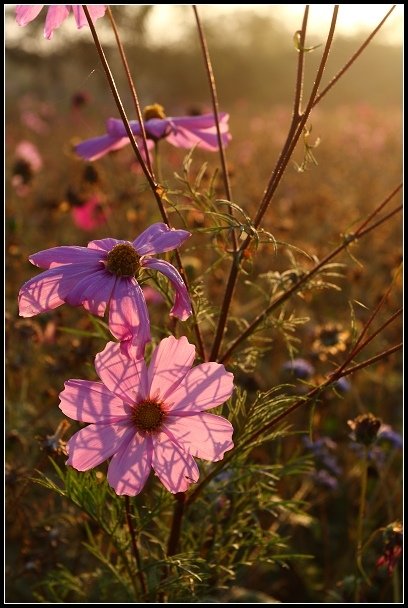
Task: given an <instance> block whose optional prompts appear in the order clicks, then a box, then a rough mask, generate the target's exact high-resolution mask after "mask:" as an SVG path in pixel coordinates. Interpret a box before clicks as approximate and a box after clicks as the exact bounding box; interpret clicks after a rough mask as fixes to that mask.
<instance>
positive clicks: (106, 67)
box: [82, 4, 206, 361]
mask: <svg viewBox="0 0 408 608" xmlns="http://www.w3.org/2000/svg"><path fill="white" fill-rule="evenodd" d="M82 8H83V9H84V13H85V16H86V18H87V21H88V25H89V28H90V30H91V33H92V37H93V39H94V42H95V46H96V50H97V52H98V55H99V58H100V60H101V63H102V66H103V69H104V71H105V74H106V78H107V80H108V83H109V87H110V89H111V91H112V95H113V98H114V100H115V103H116V106H117V108H118V111H119V114H120V116H121V118H122V121H123V125H124V127H125V129H126V133H127V135H128V137H129V139H130V143H131V145H132V148H133V150H134V152H135V154H136V158H137V160H138V161H139V163H140V165H141V167H142V169H143V173H144V174H145V176H146V179H147V181H148V183H149V186H150V188H151V190H152V192H153V195H154V197H155V199H156V202H157V205H158V207H159V211H160V214H161V216H162V218H163V221H164V222H165V223H166V224H167V226H169V227H170V221H169V218H168V215H167V211H166V209H165V207H164V205H163V201H162V196H161V192H162V188H161V186H160V185H159V184H158V183H157V182H156V181H155V179H154V178H153V176H152V175H151V174H150V171H149V169H148V167H147V165H146V163H145V161H144V159H143V156H142V155H141V153H140V150H139V147H138V145H137V142H136V139H135V137H134V135H133V133H132V129H131V127H130V124H129V120H128V118H127V116H126V112H125V109H124V107H123V104H122V101H121V99H120V96H119V93H118V90H117V88H116V84H115V81H114V78H113V76H112V72H111V70H110V67H109V64H108V62H107V59H106V56H105V53H104V51H103V48H102V46H101V43H100V41H99V38H98V34H97V32H96V29H95V26H94V24H93V21H92V19H91V16H90V14H89V11H88V7H87V6H86V5H85V4H83V5H82ZM175 256H176V260H177V265H178V268H179V270H180V274H181V276H182V278H183V280H184V283H185V284H186V287H187V289H188V290H189V283H188V278H187V274H186V272H185V270H184V267H183V264H182V261H181V257H180V254H179V252H178V250H177V249H176V251H175ZM189 291H190V290H189ZM191 309H192V313H193V314H192V316H193V323H194V331H195V334H196V339H197V348H198V352H199V354H200V357H201V358H202V359H203V360H204V361H205V358H206V355H205V349H204V343H203V340H202V336H201V332H200V328H199V326H198V320H197V313H196V311H195V307H194V304H193V302H191Z"/></svg>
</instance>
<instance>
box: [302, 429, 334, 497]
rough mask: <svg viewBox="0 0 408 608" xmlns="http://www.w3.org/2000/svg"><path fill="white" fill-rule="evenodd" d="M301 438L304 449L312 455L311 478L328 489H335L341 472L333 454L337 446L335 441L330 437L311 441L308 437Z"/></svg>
mask: <svg viewBox="0 0 408 608" xmlns="http://www.w3.org/2000/svg"><path fill="white" fill-rule="evenodd" d="M302 439H303V443H304V445H305V447H306V449H307V450H309V451H310V452H311V453H312V455H313V460H314V463H315V467H316V469H315V470H314V471H313V473H312V475H311V476H312V479H313V480H314V481H315V482H316V483H317V484H319V485H321V486H323V487H325V488H327V489H329V490H335V489H336V488H337V485H338V481H337V477H338V476H339V475H341V472H342V469H341V467H340V466H339V465H338V463H337V458H336V456H335V455H334V454H333V452H334V451H335V450H336V448H337V444H336V442H335V441H333V440H332V439H330V437H320V438H319V439H316V441H311V440H310V439H309V437H303V438H302Z"/></svg>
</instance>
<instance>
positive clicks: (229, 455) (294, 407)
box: [185, 343, 403, 508]
mask: <svg viewBox="0 0 408 608" xmlns="http://www.w3.org/2000/svg"><path fill="white" fill-rule="evenodd" d="M402 346H403V344H402V343H400V344H397V345H395V346H392V347H391V348H388V349H387V350H385V351H383V352H381V353H379V354H378V355H375V357H371V358H370V359H367V360H366V361H363V362H361V363H359V364H357V365H354V366H353V367H349V368H346V369H342V371H339V370H340V368H339V370H336V371H335V372H334V373H333V374H332V375H331V376H330V377H329V378H328V379H327V380H325V381H324V382H323V383H322V384H320V385H319V386H316V387H315V388H314V389H312V390H311V391H309V393H308V394H307V395H305V396H303V397H301V398H300V399H298V400H297V401H296V402H295V403H294V404H293V405H291V406H290V407H289V408H288V409H286V410H285V411H284V412H282V413H281V414H279V415H278V416H276V417H275V418H274V419H273V420H271V421H270V422H269V424H268V425H267V426H265V427H264V428H263V429H260V430H259V431H257V432H256V433H254V434H253V435H251V436H250V437H249V438H248V439H247V440H246V441H245V445H250V444H251V443H252V442H253V441H254V439H256V438H257V437H258V436H259V435H261V434H262V433H263V432H264V431H269V430H270V429H271V428H272V427H273V426H276V425H277V424H279V422H281V421H282V420H283V419H284V418H286V417H287V416H289V415H290V414H291V413H292V412H294V411H295V410H297V409H298V408H299V407H301V406H302V405H304V404H306V403H309V402H310V400H311V399H313V398H314V397H316V396H317V395H318V394H319V392H321V391H322V390H323V389H324V388H327V387H329V386H330V385H331V384H333V383H334V382H336V380H339V378H342V377H344V376H349V375H350V374H352V373H354V372H356V371H359V370H361V369H364V368H365V367H369V366H370V365H373V364H374V363H377V362H378V361H381V360H382V359H385V358H386V357H388V356H389V355H391V354H392V353H394V352H396V351H398V350H400V349H401V348H402ZM347 360H349V358H347ZM346 365H347V363H346ZM344 367H345V365H344V364H343V365H342V366H341V368H344ZM240 447H242V445H241V446H240ZM234 455H235V454H234V450H231V451H230V452H228V453H227V454H226V455H225V456H224V458H223V460H221V461H220V462H217V464H216V465H215V466H214V468H213V469H212V471H210V473H208V475H207V476H206V477H204V479H202V480H201V481H200V483H199V484H198V485H197V486H196V487H195V489H194V491H193V492H192V493H191V494H190V495H189V496H188V497H187V500H186V503H185V508H187V507H188V506H190V505H191V504H192V503H193V502H195V501H196V500H197V498H198V497H199V495H200V494H201V492H202V491H203V489H204V488H205V486H206V485H207V484H208V483H209V482H210V481H211V480H212V479H214V477H215V476H216V475H218V473H219V472H220V471H221V470H222V469H223V468H224V467H225V465H226V464H228V462H229V461H230V460H232V458H233V457H234Z"/></svg>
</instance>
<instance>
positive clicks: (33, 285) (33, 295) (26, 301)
mask: <svg viewBox="0 0 408 608" xmlns="http://www.w3.org/2000/svg"><path fill="white" fill-rule="evenodd" d="M92 272H93V271H92V268H90V267H89V266H88V265H87V266H85V265H84V264H72V265H66V266H58V267H57V268H51V269H50V270H46V271H45V272H42V273H41V274H39V275H38V276H36V277H33V278H32V279H30V280H29V281H27V282H26V283H24V285H23V286H22V288H21V289H20V293H19V295H18V303H19V313H20V316H21V317H33V316H34V315H37V314H38V313H40V312H45V311H47V310H53V309H54V308H57V306H61V304H63V303H64V301H65V297H66V296H67V294H68V293H69V292H70V290H71V289H73V287H74V286H75V285H76V284H77V283H78V281H80V280H81V279H83V278H84V277H91V276H92Z"/></svg>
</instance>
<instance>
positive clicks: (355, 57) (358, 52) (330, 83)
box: [313, 4, 397, 108]
mask: <svg viewBox="0 0 408 608" xmlns="http://www.w3.org/2000/svg"><path fill="white" fill-rule="evenodd" d="M396 6H397V5H396V4H394V5H393V6H392V7H391V9H390V10H389V11H388V13H387V14H386V15H385V17H384V19H382V20H381V21H380V23H379V24H378V25H377V27H376V28H375V29H374V30H373V31H372V32H371V34H370V35H369V36H368V38H367V39H366V40H365V41H364V42H363V44H362V45H361V46H360V48H359V49H357V51H356V52H355V53H354V54H353V55H352V57H350V59H349V60H348V61H347V63H346V64H345V65H344V66H343V67H342V68H341V70H340V71H339V72H338V73H337V74H336V75H335V76H334V78H332V80H331V81H330V82H329V84H328V85H327V87H325V88H324V89H323V91H322V92H321V93H319V95H318V96H317V97H316V99H315V100H314V102H313V108H314V107H315V106H317V104H318V103H319V102H320V101H321V99H322V98H323V97H324V96H325V95H326V93H328V92H329V91H330V89H331V88H332V86H334V85H335V84H336V82H337V81H338V80H339V79H340V78H341V77H342V76H343V74H344V73H345V72H346V71H347V70H348V69H349V68H350V67H351V66H352V64H353V63H354V62H355V60H356V59H357V58H358V57H359V56H360V55H361V53H362V52H363V51H364V49H365V48H366V47H367V46H368V45H369V44H370V42H371V40H372V39H373V38H374V36H375V35H376V34H377V32H378V31H379V30H380V29H381V27H382V26H383V25H384V23H385V22H386V20H387V19H388V17H389V16H390V15H391V13H392V11H393V10H394V9H395V7H396Z"/></svg>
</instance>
